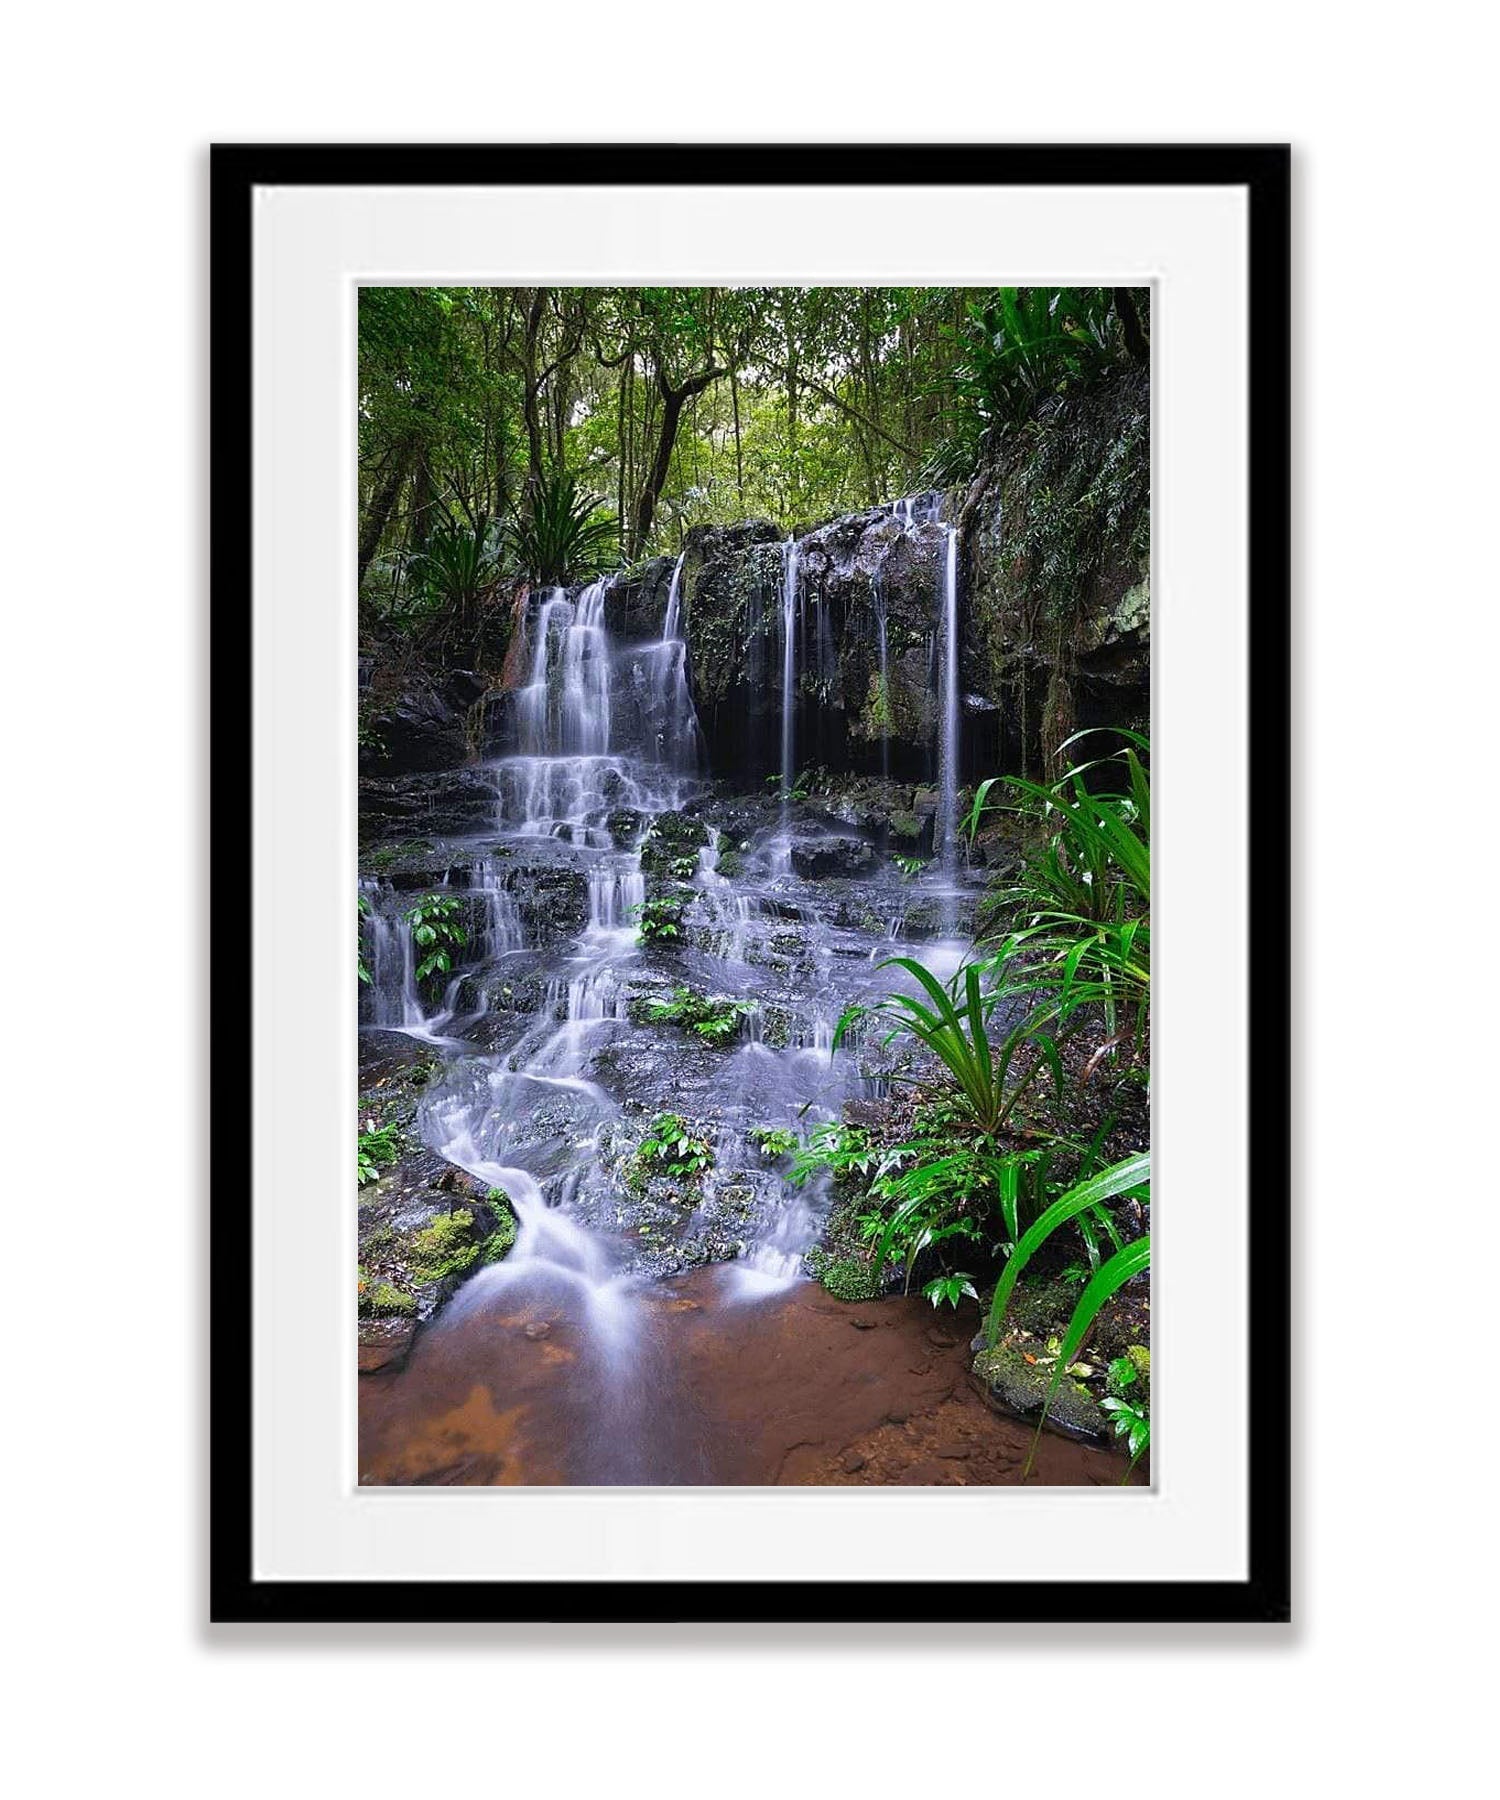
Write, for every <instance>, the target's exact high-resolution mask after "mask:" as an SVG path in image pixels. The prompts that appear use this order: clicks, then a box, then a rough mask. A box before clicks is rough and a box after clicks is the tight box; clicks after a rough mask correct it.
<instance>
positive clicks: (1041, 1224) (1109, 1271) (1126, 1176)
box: [985, 1151, 1151, 1476]
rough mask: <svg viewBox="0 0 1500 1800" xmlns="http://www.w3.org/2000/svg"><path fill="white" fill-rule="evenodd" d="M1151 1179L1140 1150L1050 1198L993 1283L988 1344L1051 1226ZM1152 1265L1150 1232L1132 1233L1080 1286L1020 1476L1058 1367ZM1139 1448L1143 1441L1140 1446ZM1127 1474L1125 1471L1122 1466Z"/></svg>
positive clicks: (1142, 1192) (1140, 1191)
mask: <svg viewBox="0 0 1500 1800" xmlns="http://www.w3.org/2000/svg"><path fill="white" fill-rule="evenodd" d="M1150 1183H1151V1155H1150V1152H1149V1151H1143V1152H1142V1153H1141V1154H1140V1155H1139V1156H1127V1157H1126V1158H1124V1160H1123V1161H1121V1162H1117V1163H1115V1164H1114V1165H1113V1166H1112V1167H1110V1168H1108V1169H1105V1170H1103V1171H1102V1172H1101V1173H1100V1174H1098V1175H1093V1176H1090V1177H1089V1179H1088V1180H1086V1181H1080V1182H1078V1183H1076V1184H1075V1185H1074V1186H1073V1187H1071V1188H1069V1189H1068V1191H1067V1193H1065V1194H1063V1195H1062V1196H1061V1197H1060V1198H1059V1199H1057V1200H1055V1201H1053V1203H1052V1205H1051V1206H1049V1207H1048V1208H1047V1210H1046V1211H1045V1212H1044V1213H1043V1214H1042V1216H1041V1217H1040V1218H1039V1219H1038V1220H1037V1221H1036V1223H1035V1224H1034V1225H1033V1226H1032V1227H1031V1228H1030V1229H1029V1230H1028V1231H1026V1232H1025V1233H1024V1234H1023V1235H1022V1238H1021V1241H1020V1243H1018V1244H1017V1245H1016V1248H1015V1251H1014V1253H1013V1254H1012V1256H1011V1258H1010V1260H1009V1261H1008V1262H1007V1263H1006V1265H1005V1269H1004V1271H1003V1273H1002V1274H1001V1276H1000V1280H999V1282H998V1283H997V1285H996V1287H995V1296H994V1299H993V1300H992V1301H991V1302H990V1312H989V1319H988V1322H987V1324H986V1327H985V1335H986V1337H987V1339H988V1341H989V1345H990V1348H991V1349H993V1348H994V1346H995V1344H996V1342H997V1341H998V1339H999V1336H1000V1327H1001V1326H1002V1324H1003V1323H1004V1321H1005V1313H1006V1309H1007V1307H1008V1306H1009V1305H1010V1300H1011V1296H1012V1294H1013V1293H1014V1292H1015V1286H1016V1283H1017V1281H1018V1280H1019V1279H1020V1277H1021V1271H1022V1270H1023V1269H1024V1268H1025V1267H1026V1265H1027V1264H1028V1263H1029V1262H1030V1261H1031V1259H1032V1257H1034V1256H1035V1255H1036V1253H1037V1251H1038V1250H1040V1249H1041V1247H1042V1245H1043V1244H1045V1243H1046V1242H1047V1240H1048V1239H1049V1238H1050V1237H1051V1236H1052V1234H1053V1233H1054V1232H1055V1231H1058V1230H1059V1229H1061V1227H1062V1226H1064V1225H1066V1224H1068V1223H1069V1222H1070V1221H1071V1220H1073V1219H1075V1218H1077V1217H1078V1215H1079V1214H1080V1213H1083V1212H1085V1211H1086V1210H1088V1209H1090V1208H1093V1207H1097V1206H1099V1205H1101V1204H1102V1203H1103V1202H1104V1201H1106V1200H1110V1199H1113V1198H1115V1197H1116V1196H1118V1195H1120V1194H1127V1193H1130V1194H1135V1195H1136V1196H1137V1197H1139V1198H1146V1197H1149V1193H1150ZM1150 1266H1151V1235H1150V1233H1149V1232H1147V1233H1145V1234H1144V1235H1143V1236H1141V1237H1138V1238H1135V1239H1133V1240H1132V1241H1131V1242H1130V1243H1128V1244H1126V1245H1124V1246H1123V1247H1122V1248H1121V1249H1119V1250H1116V1251H1115V1253H1114V1255H1113V1256H1111V1257H1110V1258H1109V1260H1108V1261H1107V1262H1104V1263H1101V1264H1100V1266H1099V1267H1098V1268H1097V1269H1096V1270H1095V1271H1094V1273H1093V1274H1092V1275H1091V1276H1090V1278H1089V1280H1088V1282H1087V1283H1086V1284H1085V1286H1084V1290H1083V1292H1082V1293H1081V1294H1080V1295H1079V1296H1078V1301H1077V1303H1076V1305H1075V1306H1074V1308H1073V1312H1072V1316H1071V1317H1070V1318H1069V1320H1068V1324H1067V1328H1066V1330H1065V1331H1064V1332H1063V1334H1062V1343H1061V1347H1060V1349H1059V1351H1058V1356H1057V1368H1056V1372H1055V1373H1054V1375H1053V1378H1052V1384H1051V1386H1050V1387H1049V1388H1048V1390H1047V1398H1046V1401H1045V1402H1044V1403H1043V1406H1042V1415H1041V1418H1040V1419H1038V1421H1037V1437H1036V1438H1033V1440H1032V1445H1031V1453H1030V1455H1028V1457H1027V1459H1026V1467H1025V1469H1024V1470H1023V1471H1022V1473H1023V1476H1024V1475H1025V1474H1029V1473H1030V1470H1031V1464H1032V1461H1033V1460H1034V1458H1035V1456H1036V1446H1037V1441H1038V1439H1039V1438H1040V1435H1041V1430H1042V1426H1043V1424H1044V1423H1045V1422H1046V1417H1047V1409H1048V1407H1049V1406H1050V1405H1051V1404H1052V1400H1053V1397H1054V1396H1055V1394H1056V1393H1057V1388H1058V1383H1059V1382H1060V1381H1061V1380H1062V1377H1063V1372H1064V1371H1065V1370H1066V1369H1067V1367H1068V1365H1069V1364H1070V1363H1072V1361H1073V1360H1074V1358H1075V1357H1076V1356H1077V1354H1078V1350H1079V1346H1080V1345H1081V1344H1082V1343H1083V1340H1084V1337H1085V1336H1086V1334H1087V1333H1088V1330H1089V1328H1090V1327H1091V1326H1092V1325H1093V1323H1094V1320H1095V1319H1097V1318H1098V1316H1099V1314H1100V1312H1101V1310H1102V1309H1103V1307H1104V1306H1105V1304H1106V1302H1108V1301H1109V1300H1110V1299H1112V1298H1113V1297H1114V1295H1115V1294H1117V1293H1118V1292H1119V1291H1120V1289H1121V1288H1122V1287H1124V1285H1125V1284H1126V1282H1127V1281H1131V1280H1133V1279H1134V1277H1135V1276H1137V1275H1140V1274H1142V1273H1144V1272H1145V1271H1146V1270H1147V1269H1149V1268H1150ZM1148 1441H1149V1435H1148ZM1142 1448H1144V1446H1142ZM1126 1473H1127V1476H1128V1474H1129V1471H1128V1470H1127V1471H1126Z"/></svg>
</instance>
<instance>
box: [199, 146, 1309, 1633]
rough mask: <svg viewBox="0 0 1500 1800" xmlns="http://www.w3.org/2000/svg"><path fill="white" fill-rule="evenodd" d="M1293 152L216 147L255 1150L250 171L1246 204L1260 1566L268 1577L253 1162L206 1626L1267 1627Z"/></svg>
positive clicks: (228, 948)
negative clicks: (257, 1462) (870, 1573)
mask: <svg viewBox="0 0 1500 1800" xmlns="http://www.w3.org/2000/svg"><path fill="white" fill-rule="evenodd" d="M1290 164H1291V157H1290V150H1289V147H1288V146H1286V145H1278V144H1213V145H1180V144H1160V145H1156V144H1153V145H1144V144H1132V145H1105V144H1093V145H1036V144H1031V145H1025V144H1021V145H991V146H980V145H971V144H965V145H895V144H885V145H839V146H831V145H792V144H781V145H699V146H683V145H668V144H625V145H603V144H590V145H561V146H559V145H545V146H544V145H456V144H451V145H431V144H423V145H417V144H402V145H394V144H387V145H309V144H231V145H215V146H214V147H213V149H212V152H211V160H210V197H211V209H212V210H211V253H210V254H211V266H210V275H211V299H210V327H211V382H212V411H211V427H210V449H211V456H212V476H211V494H210V523H211V580H212V648H211V679H212V719H213V723H212V727H211V738H210V750H211V756H212V775H211V790H210V791H211V801H212V807H213V821H214V822H213V828H212V836H211V845H210V875H211V880H212V883H213V891H214V894H215V896H216V899H215V902H214V917H213V920H212V925H213V927H214V929H213V931H212V943H213V950H212V957H211V977H212V982H213V990H214V994H215V996H216V997H217V998H218V999H219V1001H220V1012H219V1017H220V1018H221V1019H223V1021H224V1023H223V1025H222V1028H221V1029H216V1030H215V1032H214V1035H213V1073H212V1081H211V1128H212V1130H213V1133H214V1136H215V1138H216V1140H217V1142H218V1143H219V1144H220V1145H226V1144H229V1143H231V1142H236V1143H243V1141H244V1134H243V1132H242V1129H241V1127H242V1123H243V1112H244V1104H245V1094H246V1092H247V1091H248V1089H249V1085H250V1071H251V1058H250V1045H249V1043H248V1041H247V1039H246V1037H245V1033H244V1027H243V1024H242V1020H241V1015H240V1012H239V1009H238V1008H236V1015H235V1019H234V1024H233V1027H232V1028H231V1027H230V1025H229V1023H228V1017H229V1009H228V1005H227V997H228V996H229V995H231V994H234V995H238V994H240V993H242V992H243V989H244V984H245V980H246V962H245V949H244V944H245V935H244V932H243V929H242V921H241V920H239V919H238V918H237V919H236V920H235V921H234V924H233V926H232V928H231V923H230V920H229V917H228V914H229V910H230V908H231V907H233V908H234V909H235V910H236V912H237V913H238V911H239V909H240V906H241V896H242V895H243V892H244V885H245V883H244V876H245V869H244V849H245V846H244V836H243V821H244V820H245V819H246V817H248V816H249V806H250V798H251V795H250V758H249V749H248V746H247V744H246V742H245V739H244V722H245V720H246V718H247V717H249V716H250V705H249V703H250V668H251V658H250V634H251V618H252V612H251V579H252V569H251V564H250V560H249V556H248V552H247V546H248V543H249V540H250V533H249V531H248V529H247V525H248V520H249V517H250V509H251V504H252V491H251V433H250V424H249V421H250V419H251V416H252V415H251V273H252V270H251V262H252V249H251V209H252V200H253V195H254V191H255V189H256V188H257V187H261V186H298V185H318V186H325V187H327V186H367V185H378V186H409V185H424V186H472V185H516V184H537V185H553V186H558V185H570V184H577V183H588V184H591V185H599V184H619V183H646V184H654V183H659V184H664V185H702V184H726V185H736V184H753V185H757V186H764V185H786V186H792V185H805V184H809V183H816V184H820V185H839V184H848V185H869V184H918V183H920V184H929V185H938V186H946V185H953V186H962V185H976V184H979V185H1009V186H1079V185H1087V186H1115V185H1130V186H1150V185H1162V186H1178V187H1180V186H1192V187H1198V186H1218V187H1238V188H1241V189H1243V190H1244V191H1245V193H1246V195H1247V199H1248V232H1249V259H1248V260H1249V291H1248V295H1247V301H1248V316H1249V357H1250V366H1249V444H1248V451H1249V457H1248V481H1249V493H1248V505H1249V524H1250V529H1249V570H1248V577H1249V590H1248V591H1249V596H1250V607H1249V618H1250V625H1249V664H1248V666H1249V681H1250V704H1251V711H1252V714H1253V716H1254V718H1255V720H1256V754H1255V759H1254V765H1253V775H1252V777H1251V788H1250V793H1249V814H1248V817H1249V840H1250V841H1249V851H1250V855H1249V859H1248V866H1249V870H1250V892H1249V901H1250V908H1251V913H1252V915H1253V917H1254V919H1255V921H1256V929H1255V933H1254V937H1253V939H1252V942H1251V945H1250V950H1249V957H1250V967H1249V970H1248V977H1249V979H1248V994H1249V1021H1250V1026H1249V1047H1248V1048H1249V1094H1248V1105H1249V1112H1250V1116H1251V1117H1252V1118H1253V1119H1254V1132H1253V1136H1252V1142H1251V1149H1250V1163H1251V1166H1250V1171H1249V1174H1250V1182H1251V1187H1252V1190H1253V1192H1254V1194H1255V1208H1254V1216H1253V1229H1251V1230H1250V1235H1249V1245H1248V1267H1249V1284H1250V1291H1249V1306H1248V1317H1249V1321H1250V1324H1249V1333H1250V1344H1249V1358H1248V1367H1249V1377H1248V1379H1249V1397H1248V1399H1249V1446H1248V1451H1249V1454H1248V1468H1249V1475H1248V1484H1249V1491H1248V1496H1247V1501H1248V1574H1247V1577H1246V1579H1245V1580H1243V1581H1237V1582H1230V1581H1204V1582H1192V1581H1122V1582H1099V1581H1080V1582H1070V1581H994V1582H987V1581H962V1582H958V1581H915V1582H911V1581H890V1582H870V1581H861V1582H848V1581H807V1582H804V1581H772V1582H722V1581H709V1582H680V1581H634V1580H632V1581H619V1582H610V1581H593V1580H590V1581H577V1582H548V1583H518V1582H496V1581H483V1580H474V1581H408V1580H400V1581H384V1580H368V1581H287V1580H278V1581H266V1580H258V1579H256V1577H255V1575H254V1573H253V1569H252V1560H251V1541H252V1534H251V1528H252V1499H251V1476H252V1438H251V1398H252V1394H251V1382H252V1341H251V1338H250V1336H249V1334H248V1324H247V1322H248V1321H249V1320H250V1318H251V1317H252V1307H251V1298H252V1296H251V1268H252V1257H251V1231H252V1218H251V1206H250V1198H251V1171H250V1167H249V1164H248V1162H247V1160H246V1157H245V1155H244V1154H243V1153H241V1152H240V1151H239V1150H236V1152H235V1154H234V1156H233V1158H230V1157H227V1156H226V1155H224V1154H223V1153H222V1152H221V1154H220V1155H219V1156H218V1157H216V1158H215V1160H214V1165H213V1182H214V1192H213V1199H212V1219H211V1244H210V1332H209V1347H210V1356H211V1373H210V1402H211V1409H212V1419H211V1430H210V1447H209V1462H210V1469H209V1474H210V1503H209V1511H210V1518H209V1527H210V1551H209V1603H210V1618H211V1620H212V1621H213V1622H215V1623H230V1622H244V1621H262V1622H268V1623H299V1622H308V1623H312V1622H323V1623H376V1622H410V1623H440V1622H505V1623H533V1622H535V1623H557V1622H562V1623H590V1624H592V1623H633V1622H638V1621H655V1622H695V1623H696V1622H708V1621H712V1622H726V1623H738V1622H772V1623H782V1622H788V1621H799V1620H822V1621H829V1622H840V1621H855V1620H858V1621H860V1622H864V1623H872V1622H877V1621H878V1622H882V1623H892V1624H903V1623H924V1622H929V1621H937V1620H941V1619H950V1618H966V1619H969V1620H981V1621H1017V1622H1031V1621H1059V1622H1076V1623H1094V1622H1100V1623H1104V1622H1116V1621H1119V1622H1157V1621H1159V1622H1172V1623H1186V1622H1247V1623H1248V1622H1272V1623H1274V1622H1278V1621H1285V1620H1287V1619H1289V1618H1290V1616H1291V1545H1290V1510H1291V1509H1290V1428H1289V1417H1290V1408H1289V1394H1290V1343H1289V1339H1290V1313H1289V1291H1290V1278H1289V1229H1290V1206H1291V1202H1290V1185H1289V1182H1290V1171H1289V1155H1290V1139H1289V1129H1290V1102H1289V1085H1288V1075H1287V1071H1288V1067H1289V1050H1290V1043H1289V1025H1288V1021H1289V1018H1290V1007H1289V1003H1288V1000H1289V996H1288V991H1287V976H1286V971H1287V970H1288V968H1289V966H1290V957H1289V951H1290V883H1289V874H1288V855H1289V844H1290V839H1289V830H1288V819H1289V817H1290V807H1289V804H1288V802H1289V751H1288V743H1289V613H1290V291H1291V288H1290Z"/></svg>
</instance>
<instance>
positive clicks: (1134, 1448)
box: [1099, 1394, 1151, 1481]
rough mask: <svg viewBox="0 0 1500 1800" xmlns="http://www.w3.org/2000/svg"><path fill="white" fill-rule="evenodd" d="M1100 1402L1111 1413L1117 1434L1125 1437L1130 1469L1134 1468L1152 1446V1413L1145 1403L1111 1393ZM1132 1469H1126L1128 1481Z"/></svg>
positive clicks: (1111, 1420) (1111, 1419)
mask: <svg viewBox="0 0 1500 1800" xmlns="http://www.w3.org/2000/svg"><path fill="white" fill-rule="evenodd" d="M1099 1404H1100V1405H1101V1406H1102V1407H1103V1408H1104V1410H1105V1412H1107V1413H1108V1414H1109V1417H1110V1423H1111V1424H1112V1425H1113V1426H1114V1430H1115V1436H1116V1437H1122V1438H1124V1439H1125V1448H1126V1449H1127V1450H1128V1451H1129V1452H1130V1469H1133V1468H1134V1467H1135V1465H1136V1464H1137V1463H1138V1462H1139V1461H1140V1459H1141V1457H1142V1456H1143V1455H1144V1454H1145V1452H1146V1451H1147V1450H1149V1449H1150V1447H1151V1415H1150V1413H1149V1412H1148V1411H1147V1410H1146V1407H1145V1405H1144V1404H1143V1403H1137V1402H1134V1401H1131V1400H1124V1399H1121V1398H1120V1397H1119V1396H1118V1395H1115V1394H1111V1395H1109V1396H1108V1397H1107V1398H1105V1399H1104V1400H1101V1401H1100V1402H1099ZM1130 1469H1127V1470H1126V1471H1125V1479H1126V1480H1127V1481H1128V1480H1129V1479H1130Z"/></svg>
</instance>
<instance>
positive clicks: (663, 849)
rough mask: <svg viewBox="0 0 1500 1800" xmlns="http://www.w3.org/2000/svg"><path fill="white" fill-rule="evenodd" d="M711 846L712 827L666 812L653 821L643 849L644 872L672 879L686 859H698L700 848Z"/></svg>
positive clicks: (698, 820) (683, 814)
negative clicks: (675, 865) (677, 865)
mask: <svg viewBox="0 0 1500 1800" xmlns="http://www.w3.org/2000/svg"><path fill="white" fill-rule="evenodd" d="M707 842H708V827H707V826H706V825H705V824H704V823H703V821H702V819H693V818H689V817H688V815H687V814H686V813H681V812H665V813H661V814H659V815H658V816H657V818H656V819H655V820H654V821H653V823H652V826H651V830H650V832H649V833H648V834H647V837H646V840H645V842H644V843H643V844H642V845H641V868H642V869H643V870H644V872H645V873H646V874H647V875H657V876H671V875H675V874H676V873H677V871H676V869H675V868H674V866H673V865H674V864H676V863H677V862H678V861H679V860H681V859H682V858H684V857H693V858H694V859H696V857H697V853H698V850H699V848H700V847H701V846H702V845H704V844H706V843H707Z"/></svg>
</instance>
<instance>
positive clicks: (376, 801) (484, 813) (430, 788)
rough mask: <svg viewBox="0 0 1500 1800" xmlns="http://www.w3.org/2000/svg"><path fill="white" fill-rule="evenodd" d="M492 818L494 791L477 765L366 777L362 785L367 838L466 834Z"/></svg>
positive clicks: (361, 819) (483, 827)
mask: <svg viewBox="0 0 1500 1800" xmlns="http://www.w3.org/2000/svg"><path fill="white" fill-rule="evenodd" d="M494 823H495V790H494V787H493V786H492V785H491V784H490V783H489V782H488V781H486V780H485V778H484V776H483V775H481V774H480V773H479V771H478V770H477V769H457V768H454V769H449V770H447V771H445V772H440V773H436V774H416V775H395V776H388V777H384V778H381V777H367V778H363V779H361V781H360V784H359V828H360V835H361V837H362V838H364V839H365V840H367V841H372V840H379V839H392V838H396V839H399V838H419V837H465V836H468V835H470V834H472V833H474V832H480V831H487V830H491V829H493V827H494Z"/></svg>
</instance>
